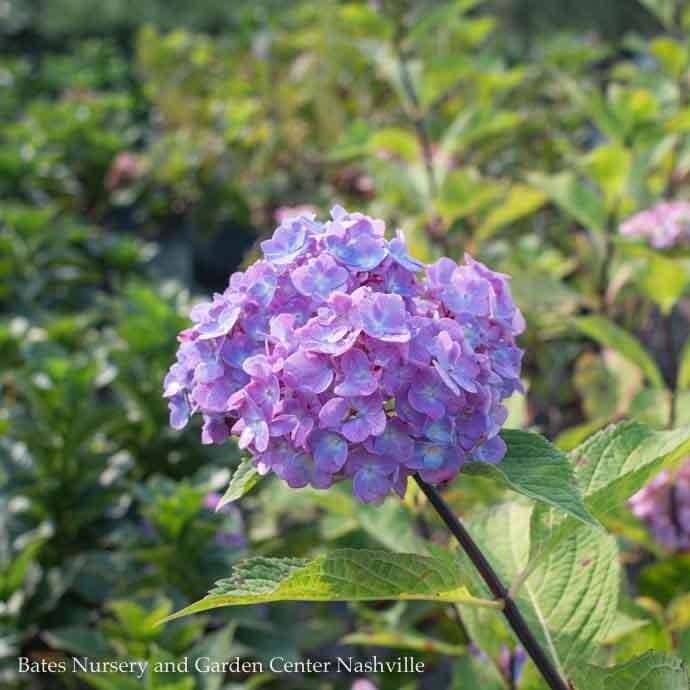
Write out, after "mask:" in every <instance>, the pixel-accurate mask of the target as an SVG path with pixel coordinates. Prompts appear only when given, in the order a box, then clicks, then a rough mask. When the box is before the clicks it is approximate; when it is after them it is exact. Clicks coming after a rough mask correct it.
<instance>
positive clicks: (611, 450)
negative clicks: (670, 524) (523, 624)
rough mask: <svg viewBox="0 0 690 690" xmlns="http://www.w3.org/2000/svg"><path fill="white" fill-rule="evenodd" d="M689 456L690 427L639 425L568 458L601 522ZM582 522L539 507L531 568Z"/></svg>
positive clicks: (607, 432) (604, 436)
mask: <svg viewBox="0 0 690 690" xmlns="http://www.w3.org/2000/svg"><path fill="white" fill-rule="evenodd" d="M688 452H690V428H689V427H684V428H680V429H675V430H673V431H654V430H652V429H650V428H649V427H647V426H645V425H644V424H640V423H639V422H624V423H622V424H619V425H617V426H609V427H607V428H606V429H604V430H602V431H600V432H599V433H597V434H595V435H594V436H592V437H591V438H590V439H588V440H587V441H586V442H585V443H583V444H582V445H581V446H578V447H577V448H576V449H575V450H573V451H572V452H571V454H570V459H571V463H572V464H573V467H574V471H575V478H576V480H577V484H578V486H579V488H580V491H581V492H582V494H583V495H584V498H585V505H586V506H587V509H588V510H589V511H590V513H591V514H592V515H593V516H594V517H595V518H597V519H601V518H603V517H604V516H605V515H606V514H607V513H609V512H610V511H611V510H613V509H614V508H616V507H617V506H619V505H621V504H622V503H624V502H625V501H626V500H627V499H628V498H630V497H631V496H632V495H633V494H634V493H636V492H637V491H639V489H641V488H642V487H643V486H644V485H645V484H646V483H647V481H649V479H650V478H651V477H653V476H654V475H655V474H657V473H658V472H659V471H660V470H662V469H664V468H666V467H673V466H674V465H676V464H678V463H679V462H681V461H682V460H683V459H684V458H685V457H686V456H687V454H688ZM577 528H578V523H577V522H576V521H575V520H574V519H573V518H571V517H566V518H565V519H563V517H562V514H560V513H558V512H556V511H554V510H553V509H551V508H544V509H542V508H541V506H538V507H537V509H536V510H535V512H534V515H533V519H532V556H531V559H532V561H533V562H532V563H531V564H530V567H534V565H535V564H536V563H537V562H539V561H540V560H541V559H542V558H544V557H546V556H548V554H549V552H550V551H551V550H552V549H553V548H554V547H555V546H556V545H557V544H558V543H559V542H560V541H562V540H563V539H565V538H566V537H567V536H568V535H569V534H571V533H572V532H574V531H575V530H577Z"/></svg>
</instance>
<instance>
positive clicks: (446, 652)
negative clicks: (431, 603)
mask: <svg viewBox="0 0 690 690" xmlns="http://www.w3.org/2000/svg"><path fill="white" fill-rule="evenodd" d="M341 642H342V643H343V644H354V645H362V646H363V647H387V648H389V649H408V650H410V651H413V652H423V653H424V654H442V655H443V656H462V655H463V654H467V647H466V646H465V645H456V644H449V643H448V642H443V641H442V640H437V639H434V638H432V637H427V636H426V635H420V634H419V633H417V632H414V631H412V630H402V631H400V630H397V629H396V630H380V631H376V632H371V633H352V634H351V635H346V636H345V637H344V638H343V639H342V640H341Z"/></svg>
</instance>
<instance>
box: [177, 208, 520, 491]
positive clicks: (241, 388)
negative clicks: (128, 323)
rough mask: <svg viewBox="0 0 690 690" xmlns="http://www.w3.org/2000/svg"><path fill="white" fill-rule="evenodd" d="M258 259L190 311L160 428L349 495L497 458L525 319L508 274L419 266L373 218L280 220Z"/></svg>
mask: <svg viewBox="0 0 690 690" xmlns="http://www.w3.org/2000/svg"><path fill="white" fill-rule="evenodd" d="M262 250H263V258H262V259H260V260H258V261H257V262H255V263H254V264H253V265H252V266H251V267H250V268H249V269H247V270H246V271H245V272H243V273H242V272H240V273H235V274H233V275H232V276H231V278H230V281H229V285H228V288H227V289H226V290H225V291H224V292H223V293H222V294H216V295H214V296H213V299H212V301H210V302H207V303H205V304H202V305H199V306H197V307H195V308H194V309H193V310H192V313H191V318H192V320H193V322H194V323H193V325H192V327H191V328H188V329H186V330H185V331H183V332H182V333H180V335H179V337H178V339H179V341H180V347H179V350H178V353H177V361H176V362H175V363H174V364H173V365H172V367H171V368H170V371H169V373H168V375H167V377H166V379H165V389H164V397H165V398H166V399H167V400H168V403H169V407H170V413H171V425H172V426H173V427H174V428H176V429H180V428H182V427H184V425H185V424H186V423H187V420H188V419H189V417H190V415H192V414H194V413H199V414H200V415H202V417H203V420H204V423H203V429H202V442H203V443H224V442H225V441H226V440H227V439H228V438H229V436H231V435H232V436H234V437H236V438H237V442H238V445H239V446H240V448H243V449H246V450H247V451H248V452H249V453H250V454H251V456H252V458H253V462H254V464H255V466H256V467H257V469H258V471H259V472H261V473H268V472H273V473H275V474H276V475H278V477H280V478H281V479H282V480H283V481H285V482H286V483H287V484H288V485H289V486H291V487H295V488H297V487H302V486H306V485H311V486H313V487H315V488H320V489H325V488H328V487H330V486H331V485H332V484H333V483H334V482H336V481H341V480H345V479H351V480H352V486H353V493H354V495H355V496H356V497H357V498H358V499H359V500H361V501H365V502H380V501H382V500H383V498H384V497H385V496H386V495H387V494H388V493H389V492H390V491H396V492H397V493H399V494H400V495H403V494H404V492H405V487H406V484H407V479H408V477H409V476H410V475H412V474H414V473H416V472H418V473H419V474H420V475H421V476H422V478H423V479H425V480H426V481H428V482H431V483H433V484H438V483H441V482H444V481H447V480H449V479H451V478H453V477H454V476H455V475H456V474H457V473H458V472H459V471H460V468H461V467H462V465H463V464H464V463H466V462H469V461H472V460H478V461H483V462H492V463H495V462H499V461H500V460H501V459H502V457H503V455H504V454H505V450H506V448H505V444H504V443H503V441H502V440H501V439H500V437H499V436H498V432H499V431H500V428H501V425H502V424H503V422H504V421H505V419H506V416H507V412H506V410H505V407H504V405H503V404H502V401H503V400H504V399H505V398H507V397H508V396H510V395H512V393H513V392H515V391H521V390H522V386H521V384H520V367H521V360H522V351H521V350H520V349H519V348H518V347H517V346H516V344H515V337H516V336H517V335H518V334H519V333H520V332H521V331H522V330H523V328H524V320H523V318H522V315H521V314H520V311H519V310H518V309H517V308H516V307H515V305H514V304H513V301H512V299H511V296H510V290H509V288H508V280H507V276H504V275H501V274H499V273H495V272H493V271H491V270H489V269H488V268H487V267H486V266H484V265H482V264H481V263H479V262H477V261H475V260H474V259H472V258H471V257H470V256H465V258H464V260H463V262H462V263H461V264H457V263H455V262H454V261H451V260H450V259H446V258H443V259H440V260H439V261H437V262H435V263H433V264H430V265H425V264H424V263H422V262H420V261H417V260H416V259H414V258H412V257H411V256H410V255H409V254H408V251H407V245H406V243H405V238H404V235H403V234H402V233H401V232H400V231H398V232H397V233H396V234H395V237H393V238H392V239H386V236H385V225H384V223H383V221H381V220H376V219H372V218H369V217H368V216H365V215H363V214H361V213H348V212H347V211H345V210H344V209H342V208H341V207H335V208H334V209H333V211H332V212H331V218H330V220H328V221H326V222H325V223H321V222H319V221H318V220H316V218H315V216H314V215H313V214H307V215H302V216H290V217H288V218H286V219H285V220H284V221H283V222H282V223H281V225H280V226H279V227H278V228H277V229H276V231H275V233H274V234H273V237H272V238H271V239H269V240H266V241H265V242H263V243H262Z"/></svg>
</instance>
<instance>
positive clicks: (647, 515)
mask: <svg viewBox="0 0 690 690" xmlns="http://www.w3.org/2000/svg"><path fill="white" fill-rule="evenodd" d="M630 508H631V509H632V512H633V513H634V514H635V516H637V517H638V518H639V519H640V520H642V521H644V522H645V523H646V524H647V526H648V527H649V529H650V531H651V533H652V535H653V536H654V538H655V539H656V541H657V542H659V544H661V546H663V547H664V548H666V549H669V550H671V551H682V552H689V551H690V460H687V461H686V462H685V464H684V465H683V466H682V467H681V468H680V470H678V472H677V473H676V474H675V476H673V475H672V473H671V472H669V471H668V470H664V471H663V472H661V473H660V474H658V475H657V476H656V477H654V479H652V480H651V481H650V482H649V483H648V484H647V486H645V487H644V488H643V489H641V490H640V491H638V492H637V493H636V494H635V495H634V496H633V497H632V498H631V499H630Z"/></svg>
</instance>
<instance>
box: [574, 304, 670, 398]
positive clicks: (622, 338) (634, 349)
mask: <svg viewBox="0 0 690 690" xmlns="http://www.w3.org/2000/svg"><path fill="white" fill-rule="evenodd" d="M574 323H575V327H576V328H577V329H578V330H579V331H580V332H581V333H584V334H585V335H587V336H589V337H590V338H592V339H593V340H596V341H597V342H598V343H599V344H600V345H603V346H604V347H610V348H611V349H612V350H615V351H616V352H618V353H619V354H621V355H623V357H625V358H626V359H627V360H629V361H630V362H632V363H633V364H636V365H637V366H638V367H639V368H640V369H641V370H642V372H643V373H644V375H645V376H646V377H647V378H648V379H649V382H650V383H652V384H653V385H654V386H657V387H658V388H663V387H664V378H663V376H662V375H661V372H660V371H659V368H658V367H657V365H656V363H655V362H654V359H653V358H652V356H651V355H650V354H649V353H648V352H647V350H645V349H644V347H643V346H642V345H641V343H640V341H639V340H637V338H635V337H634V336H632V335H630V334H629V333H627V332H626V331H624V330H623V329H622V328H620V327H619V326H617V325H616V324H615V323H613V322H612V321H609V320H608V319H606V318H604V317H603V316H583V317H582V318H579V319H576V320H575V322H574Z"/></svg>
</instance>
